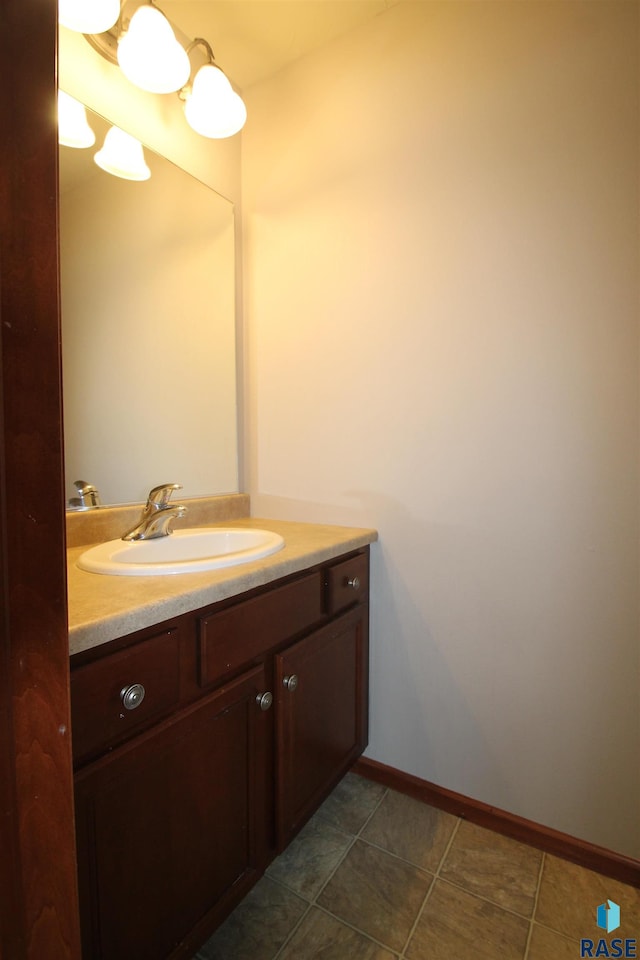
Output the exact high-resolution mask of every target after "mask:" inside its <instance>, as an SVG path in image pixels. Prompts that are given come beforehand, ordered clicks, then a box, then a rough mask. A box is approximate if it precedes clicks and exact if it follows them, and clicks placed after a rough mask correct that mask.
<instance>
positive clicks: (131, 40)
mask: <svg viewBox="0 0 640 960" xmlns="http://www.w3.org/2000/svg"><path fill="white" fill-rule="evenodd" d="M85 4H86V0H84V2H83V3H80V4H79V3H78V0H66V2H61V3H60V14H59V19H60V22H61V23H62V24H64V25H65V26H67V27H69V28H70V29H72V30H76V31H77V32H80V33H83V34H84V35H85V37H86V39H87V40H88V41H89V43H90V44H91V46H92V47H93V48H94V49H95V50H96V51H97V52H98V53H100V54H101V56H103V57H105V59H107V60H108V61H109V62H110V63H114V64H118V65H119V66H120V69H121V70H122V72H123V73H124V75H125V77H127V79H128V80H130V81H131V83H133V84H135V85H136V86H137V87H140V89H142V90H146V91H147V92H149V93H159V94H164V93H174V92H177V93H178V96H179V97H180V99H181V100H183V101H184V113H185V116H186V119H187V123H188V124H189V126H190V127H191V128H192V129H193V130H195V131H196V133H199V134H200V135H201V136H204V137H209V138H212V139H224V138H225V137H232V136H233V135H234V134H236V133H238V132H239V131H240V130H241V129H242V127H243V126H244V124H245V121H246V119H247V110H246V107H245V105H244V102H243V101H242V98H241V97H240V96H239V95H238V94H237V93H236V92H235V90H234V89H233V88H232V86H231V83H230V82H229V79H228V78H227V76H226V75H225V74H224V72H223V71H222V69H221V68H220V67H219V65H218V64H217V63H216V62H215V57H214V55H213V51H212V49H211V46H210V44H209V43H208V41H207V40H205V39H203V38H202V37H198V38H196V39H195V40H194V41H193V42H189V43H187V46H186V48H185V46H184V45H183V44H182V43H181V42H180V40H179V39H178V38H177V36H176V33H175V31H174V29H173V27H172V25H171V23H170V22H169V20H168V18H167V17H166V16H165V14H164V13H163V12H162V10H160V9H159V8H158V7H157V6H155V4H154V3H153V0H146V2H142V3H141V2H140V0H124V2H123V3H122V5H120V4H118V11H117V16H116V19H115V20H112V22H111V23H109V24H108V26H106V27H105V26H101V27H100V29H95V30H94V29H87V23H88V22H89V21H88V19H87V16H86V14H85V12H84V9H83V8H84V6H85ZM103 4H105V5H107V6H108V8H109V11H107V10H105V15H104V20H101V21H100V23H101V24H102V23H108V21H109V20H110V19H111V17H112V16H113V13H114V8H113V5H112V0H92V3H89V4H88V6H89V7H90V8H93V7H96V8H97V7H102V5H103ZM76 7H80V10H79V12H77V13H76V11H75V8H76ZM200 47H202V48H204V51H205V53H206V58H207V59H206V62H205V63H204V64H201V65H200V66H199V67H197V68H196V69H195V75H194V78H193V81H192V82H191V73H192V65H191V60H190V54H192V55H194V56H195V55H197V53H198V51H199V48H200Z"/></svg>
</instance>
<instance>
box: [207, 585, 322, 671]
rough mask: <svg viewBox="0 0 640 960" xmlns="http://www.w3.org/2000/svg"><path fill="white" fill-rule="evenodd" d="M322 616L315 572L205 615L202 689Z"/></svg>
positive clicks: (319, 586) (319, 591)
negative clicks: (258, 595) (207, 615)
mask: <svg viewBox="0 0 640 960" xmlns="http://www.w3.org/2000/svg"><path fill="white" fill-rule="evenodd" d="M321 617H322V578H321V575H320V573H319V572H318V573H311V574H309V575H308V576H306V577H302V578H301V579H300V580H296V581H295V582H294V583H289V584H287V585H286V586H283V587H278V588H277V589H275V590H271V591H270V592H269V593H265V594H263V595H262V596H260V597H254V599H253V600H245V601H244V602H243V603H239V604H237V605H236V606H234V607H228V608H227V609H226V610H221V611H220V613H214V614H212V615H211V616H210V617H203V618H202V619H201V620H200V625H199V626H200V630H199V642H200V683H201V685H202V686H206V685H207V684H209V683H214V682H215V681H216V680H219V679H220V678H221V677H223V676H225V675H226V674H229V673H232V672H233V671H235V670H237V669H239V668H240V667H242V666H243V665H244V664H248V663H250V662H251V661H252V660H253V659H254V658H255V657H259V656H261V655H262V654H263V653H266V652H267V651H268V650H270V649H271V648H273V647H275V646H277V645H278V644H279V643H282V642H283V641H284V640H287V639H288V638H289V637H293V636H295V635H296V634H297V633H300V632H301V631H302V630H306V629H308V628H309V627H312V626H314V624H316V623H317V622H318V621H319V620H320V619H321Z"/></svg>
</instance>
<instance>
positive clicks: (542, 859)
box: [522, 851, 546, 960]
mask: <svg viewBox="0 0 640 960" xmlns="http://www.w3.org/2000/svg"><path fill="white" fill-rule="evenodd" d="M545 857H546V854H545V853H544V851H543V853H542V856H541V857H540V869H539V870H538V882H537V884H536V892H535V894H534V897H533V910H532V911H531V917H530V919H529V931H528V933H527V942H526V944H525V948H524V956H523V958H522V960H528V957H529V952H530V950H531V941H532V939H533V924H534V921H535V916H536V911H537V909H538V897H539V896H540V887H541V885H542V872H543V870H544V862H545Z"/></svg>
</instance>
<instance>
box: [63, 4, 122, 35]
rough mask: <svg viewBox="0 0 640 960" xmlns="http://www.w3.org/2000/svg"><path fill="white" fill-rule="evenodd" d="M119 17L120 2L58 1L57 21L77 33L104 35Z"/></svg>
mask: <svg viewBox="0 0 640 960" xmlns="http://www.w3.org/2000/svg"><path fill="white" fill-rule="evenodd" d="M119 16H120V0H59V3H58V21H59V22H60V23H61V24H62V26H63V27H68V28H69V30H75V31H76V32H77V33H104V32H105V31H106V30H110V29H111V27H112V26H113V25H114V23H115V22H116V20H117V19H118V17H119Z"/></svg>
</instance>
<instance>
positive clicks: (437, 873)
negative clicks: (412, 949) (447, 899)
mask: <svg viewBox="0 0 640 960" xmlns="http://www.w3.org/2000/svg"><path fill="white" fill-rule="evenodd" d="M456 820H457V822H456V824H455V826H454V828H453V830H452V831H451V836H450V837H449V841H448V843H447V845H446V847H445V849H444V852H443V854H442V856H441V857H440V861H439V863H438V866H437V867H436V869H435V870H434V873H433V880H432V881H431V883H430V884H429V888H428V890H427V892H426V893H425V895H424V900H423V901H422V904H421V905H420V909H419V910H418V912H417V914H416V917H415V920H414V921H413V924H412V926H411V929H410V930H409V933H408V934H407V939H406V940H405V943H404V947H403V948H402V957H404V956H405V954H406V952H407V950H408V948H409V944H410V943H411V938H412V937H413V935H414V933H415V932H416V927H417V926H418V924H419V923H420V920H421V919H422V914H423V913H424V908H425V907H426V905H427V901H428V900H429V897H430V896H431V892H432V890H433V889H434V888H435V885H436V880H437V879H438V877H439V876H440V870H441V869H442V864H443V863H444V861H445V860H446V858H447V854H448V853H449V850H450V849H451V845H452V844H453V841H454V839H455V836H456V834H457V832H458V829H459V827H460V817H457V818H456Z"/></svg>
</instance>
